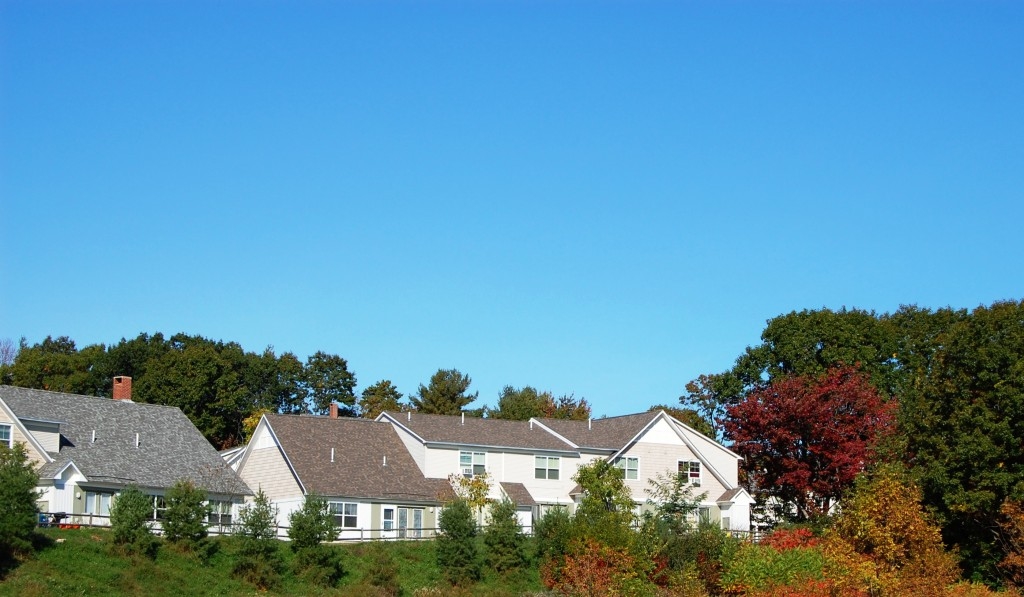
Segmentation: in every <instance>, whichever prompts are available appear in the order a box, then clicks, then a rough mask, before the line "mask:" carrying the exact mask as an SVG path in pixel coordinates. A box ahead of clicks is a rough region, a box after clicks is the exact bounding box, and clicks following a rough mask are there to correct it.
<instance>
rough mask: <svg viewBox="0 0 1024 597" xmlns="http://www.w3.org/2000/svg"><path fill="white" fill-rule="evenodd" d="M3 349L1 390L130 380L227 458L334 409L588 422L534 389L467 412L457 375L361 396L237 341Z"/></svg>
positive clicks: (569, 400) (103, 385) (351, 382)
mask: <svg viewBox="0 0 1024 597" xmlns="http://www.w3.org/2000/svg"><path fill="white" fill-rule="evenodd" d="M0 344H2V346H0V383H3V384H7V385H15V386H21V387H26V388H35V389H42V390H50V391H55V392H67V393H72V394H83V395H87V396H102V397H110V396H111V392H112V379H113V378H114V377H115V376H118V375H124V376H129V377H131V378H132V399H133V400H135V401H136V402H145V403H151V404H162V405H167V406H177V407H178V408H180V409H181V410H182V411H183V412H184V413H185V415H187V416H188V417H189V419H190V420H191V421H192V422H193V423H194V424H195V425H196V427H197V428H198V429H199V430H200V431H201V432H202V433H203V435H204V436H206V438H207V439H208V440H209V441H210V442H211V443H212V444H213V445H214V446H217V447H218V448H221V449H224V448H229V447H232V446H235V445H238V444H240V443H243V442H244V441H245V440H246V432H247V430H250V431H251V429H252V427H253V426H254V421H258V418H259V416H260V415H261V414H262V413H265V412H274V413H282V414H315V415H322V414H326V413H327V412H328V410H329V408H330V405H331V404H332V403H334V404H337V405H339V414H340V415H342V416H352V417H354V416H362V417H367V418H372V417H376V416H377V415H379V414H380V413H381V412H383V411H385V410H393V411H408V410H412V411H418V412H421V413H426V414H459V413H460V412H466V414H469V415H471V416H489V417H495V418H505V419H528V418H530V417H534V416H542V417H551V418H570V419H571V418H576V419H586V418H587V417H589V416H590V405H589V404H588V403H587V401H586V400H585V399H583V398H579V399H577V398H575V397H574V396H572V395H566V396H560V397H555V396H554V395H553V394H552V393H551V392H546V391H538V390H536V389H535V388H533V387H531V386H526V387H523V388H513V387H512V386H507V387H506V388H504V390H502V392H501V394H500V396H499V397H498V402H497V405H496V406H494V407H490V406H483V407H480V408H475V409H474V408H468V407H469V405H470V404H471V403H473V402H474V401H476V400H477V398H478V397H479V396H478V393H477V392H470V391H469V387H470V384H471V383H472V380H471V378H470V377H469V376H468V375H466V374H464V373H462V372H460V371H458V370H457V369H439V370H438V371H437V372H436V373H434V374H433V375H432V376H431V378H430V380H429V382H428V383H427V384H425V385H424V384H420V386H419V388H418V390H417V391H416V393H415V394H412V395H410V396H408V397H405V396H403V394H402V393H401V392H400V391H398V388H396V387H395V385H394V384H393V383H392V382H391V381H390V380H387V379H385V380H380V381H378V382H376V383H374V384H372V385H370V386H368V387H366V388H365V389H364V390H363V391H362V393H361V394H359V395H357V394H356V375H355V373H354V372H352V371H351V370H350V369H349V366H348V361H346V360H345V359H344V358H342V357H341V356H339V355H336V354H330V353H327V352H324V351H317V352H316V353H315V354H313V355H311V356H309V357H308V358H306V359H305V360H304V361H303V360H301V359H300V358H299V357H297V356H296V355H295V354H293V353H291V352H284V353H282V354H280V355H278V354H276V353H275V351H274V349H273V348H272V347H268V348H266V349H265V350H263V352H259V353H257V352H248V351H245V350H244V349H243V348H242V347H241V346H240V345H239V344H238V343H236V342H223V341H220V340H211V339H208V338H204V337H202V336H198V335H188V334H175V335H173V336H171V337H170V338H167V337H165V336H164V335H163V334H162V333H155V334H153V335H149V334H146V333H143V334H139V335H138V336H137V337H135V338H133V339H131V340H128V339H124V338H122V339H121V341H120V342H118V343H116V344H111V345H110V346H106V345H104V344H92V345H89V346H85V347H83V348H81V349H79V348H78V347H77V346H76V344H75V341H74V340H72V339H71V338H69V337H67V336H60V337H58V338H53V337H50V336H48V337H47V338H46V339H44V340H43V341H42V342H39V343H37V344H32V345H30V344H28V342H27V341H26V340H25V339H24V338H23V339H22V340H21V342H20V343H19V345H18V346H17V347H16V348H15V347H14V346H13V343H11V342H9V341H7V342H3V343H0Z"/></svg>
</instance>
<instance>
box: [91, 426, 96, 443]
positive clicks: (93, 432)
mask: <svg viewBox="0 0 1024 597" xmlns="http://www.w3.org/2000/svg"><path fill="white" fill-rule="evenodd" d="M92 443H94V444H95V443H96V430H95V429H93V430H92Z"/></svg>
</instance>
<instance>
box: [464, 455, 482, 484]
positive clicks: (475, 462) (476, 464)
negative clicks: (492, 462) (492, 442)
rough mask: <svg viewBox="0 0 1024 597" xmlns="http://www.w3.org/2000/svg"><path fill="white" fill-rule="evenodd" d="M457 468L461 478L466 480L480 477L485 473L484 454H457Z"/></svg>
mask: <svg viewBox="0 0 1024 597" xmlns="http://www.w3.org/2000/svg"><path fill="white" fill-rule="evenodd" d="M459 468H461V469H462V476H463V477H465V478H467V479H472V478H473V477H477V476H480V475H482V474H484V473H486V472H487V453H486V452H459Z"/></svg>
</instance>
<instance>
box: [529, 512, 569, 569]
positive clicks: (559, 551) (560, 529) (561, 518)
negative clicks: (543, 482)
mask: <svg viewBox="0 0 1024 597" xmlns="http://www.w3.org/2000/svg"><path fill="white" fill-rule="evenodd" d="M533 536H534V540H535V541H536V544H537V559H538V560H541V561H543V560H546V559H549V558H557V557H562V556H564V555H565V554H566V552H567V551H568V548H569V541H570V540H571V539H572V516H570V515H569V512H568V510H567V509H566V508H552V509H550V510H548V511H547V512H546V513H545V514H544V516H542V517H541V518H540V520H538V521H537V524H536V525H534V527H533Z"/></svg>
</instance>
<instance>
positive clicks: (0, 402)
mask: <svg viewBox="0 0 1024 597" xmlns="http://www.w3.org/2000/svg"><path fill="white" fill-rule="evenodd" d="M0 408H2V409H3V410H4V412H5V413H6V414H7V416H8V417H9V418H10V419H11V425H14V426H15V427H17V428H18V430H19V431H21V434H22V435H24V436H25V438H27V439H28V441H29V442H30V443H31V444H32V447H33V448H35V449H36V451H37V452H39V454H41V455H42V457H43V458H44V459H45V460H46V464H50V463H52V462H55V459H54V458H53V457H52V456H50V454H49V453H47V451H46V449H44V448H43V445H42V444H40V443H39V440H37V439H36V436H35V435H32V432H31V431H29V430H28V429H26V428H25V424H24V423H22V422H21V417H19V416H18V415H17V414H15V412H14V411H13V410H11V407H10V406H8V405H7V402H5V401H4V399H3V397H0ZM11 441H12V442H13V441H14V436H13V435H12V436H11Z"/></svg>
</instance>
